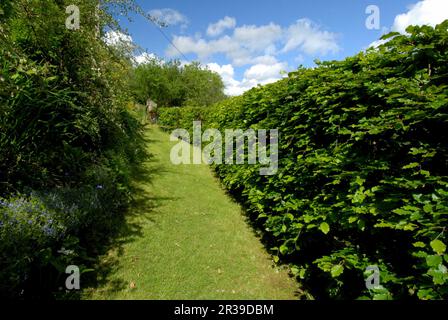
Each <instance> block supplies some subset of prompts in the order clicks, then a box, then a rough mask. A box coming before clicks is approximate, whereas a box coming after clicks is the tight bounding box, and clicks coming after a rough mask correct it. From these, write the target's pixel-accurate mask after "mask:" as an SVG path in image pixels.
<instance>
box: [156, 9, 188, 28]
mask: <svg viewBox="0 0 448 320" xmlns="http://www.w3.org/2000/svg"><path fill="white" fill-rule="evenodd" d="M149 15H150V16H151V17H153V18H154V19H155V20H156V21H159V22H162V23H164V24H167V25H168V26H176V25H180V26H181V27H182V28H186V27H187V26H188V23H189V21H188V18H187V17H186V16H184V15H183V14H182V13H180V12H179V11H177V10H174V9H169V8H164V9H153V10H151V11H149Z"/></svg>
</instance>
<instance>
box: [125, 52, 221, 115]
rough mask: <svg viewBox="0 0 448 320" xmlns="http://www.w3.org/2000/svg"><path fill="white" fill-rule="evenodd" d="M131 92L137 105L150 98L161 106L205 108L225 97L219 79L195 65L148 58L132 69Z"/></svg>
mask: <svg viewBox="0 0 448 320" xmlns="http://www.w3.org/2000/svg"><path fill="white" fill-rule="evenodd" d="M132 89H133V93H134V96H135V98H136V100H137V101H138V102H140V103H142V104H145V103H146V100H147V99H148V98H151V99H152V100H153V101H155V102H156V103H157V104H158V105H159V106H160V107H185V106H201V107H204V106H210V105H213V104H214V103H216V102H219V101H222V100H224V99H225V98H226V96H225V95H224V84H223V82H222V79H221V77H220V76H219V75H218V74H217V73H215V72H212V71H210V70H208V69H207V68H205V67H204V66H201V65H200V64H199V63H197V62H194V63H190V64H186V65H182V64H181V63H180V61H176V60H175V61H170V62H164V61H161V60H158V59H155V58H154V59H151V60H149V61H147V62H146V63H144V64H141V65H139V66H137V67H136V68H135V70H134V76H133V78H132Z"/></svg>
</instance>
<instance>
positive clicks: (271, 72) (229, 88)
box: [207, 60, 288, 96]
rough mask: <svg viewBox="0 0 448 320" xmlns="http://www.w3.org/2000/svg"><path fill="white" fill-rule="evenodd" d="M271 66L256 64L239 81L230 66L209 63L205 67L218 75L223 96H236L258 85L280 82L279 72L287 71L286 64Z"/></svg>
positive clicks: (275, 62) (275, 63)
mask: <svg viewBox="0 0 448 320" xmlns="http://www.w3.org/2000/svg"><path fill="white" fill-rule="evenodd" d="M271 62H273V63H272V64H256V65H253V66H252V67H250V68H249V69H247V70H246V72H245V73H244V78H243V80H241V81H238V80H236V79H235V69H234V68H233V66H232V65H231V64H227V65H223V66H220V65H219V64H217V63H209V64H207V67H208V68H209V69H210V70H211V71H214V72H216V73H218V74H219V75H220V76H221V78H222V80H223V82H224V85H225V94H227V95H229V96H237V95H241V94H243V93H244V92H245V91H247V90H250V89H252V88H254V87H256V86H258V85H265V84H268V83H273V82H276V81H278V80H280V79H281V78H282V77H283V76H282V75H281V71H284V70H286V69H287V67H288V65H287V64H286V63H280V62H277V61H276V60H275V61H271Z"/></svg>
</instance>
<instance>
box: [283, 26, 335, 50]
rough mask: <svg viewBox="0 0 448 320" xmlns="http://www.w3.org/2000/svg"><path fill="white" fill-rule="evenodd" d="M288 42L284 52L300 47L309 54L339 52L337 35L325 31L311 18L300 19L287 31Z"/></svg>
mask: <svg viewBox="0 0 448 320" xmlns="http://www.w3.org/2000/svg"><path fill="white" fill-rule="evenodd" d="M286 36H287V42H286V44H285V46H284V47H283V50H282V51H283V52H289V51H291V50H295V49H299V50H300V51H301V52H304V53H306V54H308V55H313V54H321V55H326V54H328V53H337V52H338V51H339V50H340V48H339V45H338V44H337V35H336V34H335V33H331V32H328V31H323V30H321V29H320V27H319V26H318V25H316V24H315V23H313V22H312V21H311V20H309V19H300V20H297V22H296V23H295V24H293V25H291V26H290V27H289V28H288V30H287V31H286Z"/></svg>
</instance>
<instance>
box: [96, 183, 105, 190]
mask: <svg viewBox="0 0 448 320" xmlns="http://www.w3.org/2000/svg"><path fill="white" fill-rule="evenodd" d="M96 188H97V189H99V190H101V189H103V188H104V187H103V186H102V185H101V184H99V185H97V186H96Z"/></svg>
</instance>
